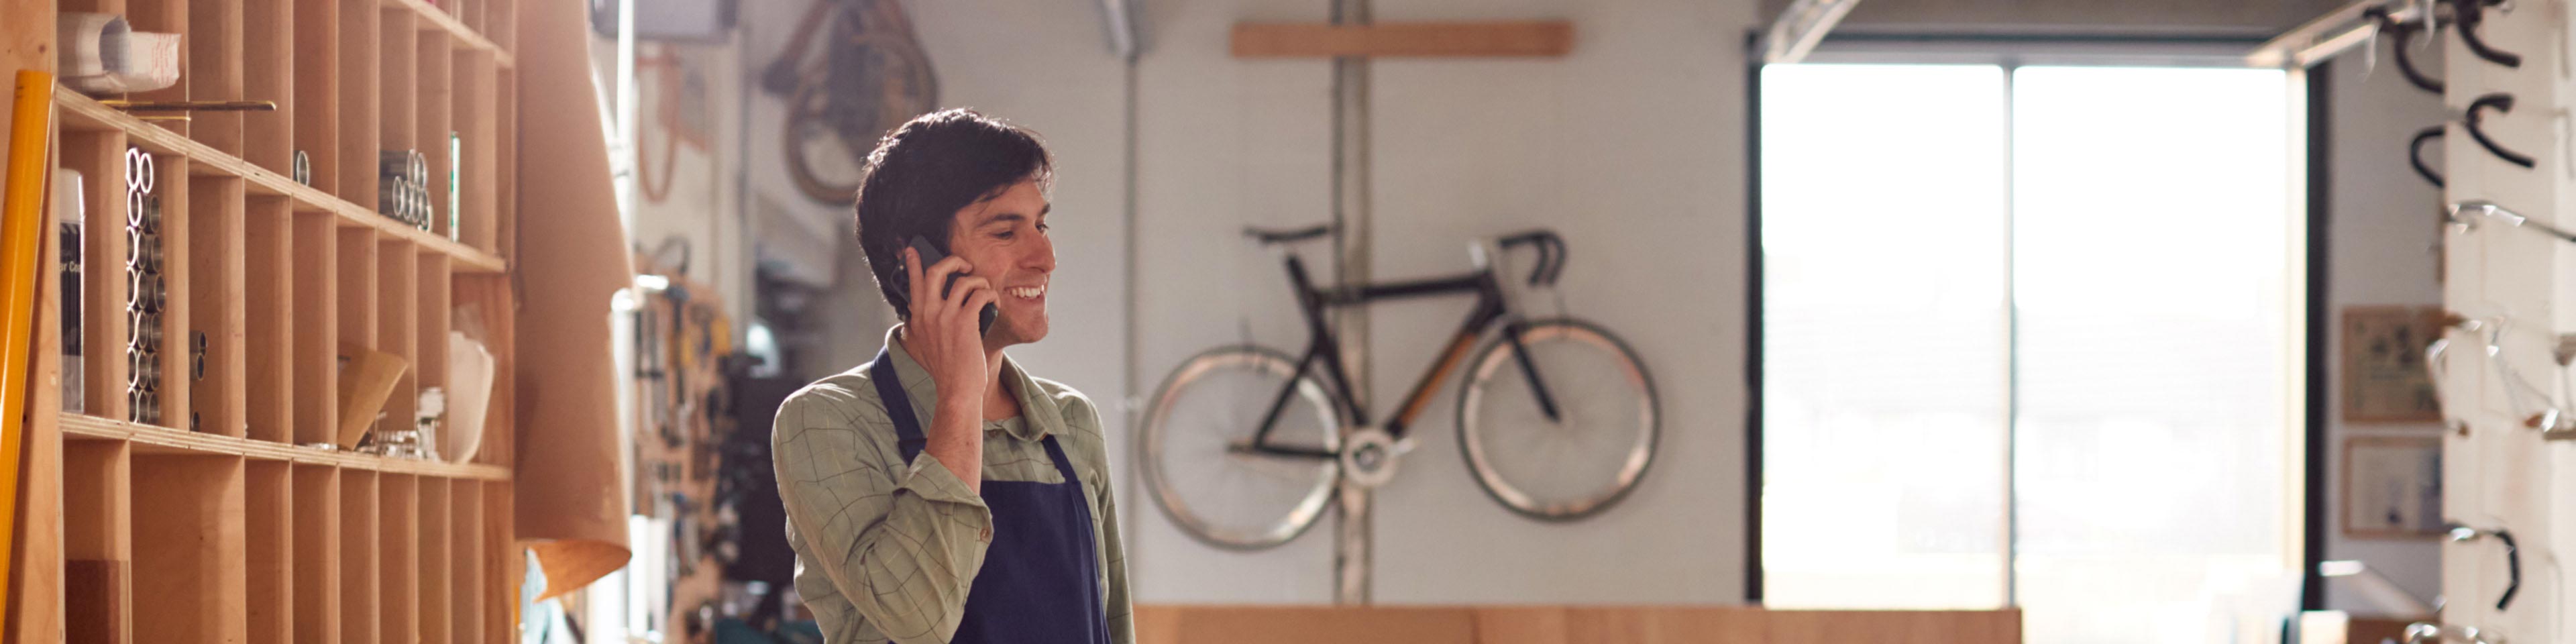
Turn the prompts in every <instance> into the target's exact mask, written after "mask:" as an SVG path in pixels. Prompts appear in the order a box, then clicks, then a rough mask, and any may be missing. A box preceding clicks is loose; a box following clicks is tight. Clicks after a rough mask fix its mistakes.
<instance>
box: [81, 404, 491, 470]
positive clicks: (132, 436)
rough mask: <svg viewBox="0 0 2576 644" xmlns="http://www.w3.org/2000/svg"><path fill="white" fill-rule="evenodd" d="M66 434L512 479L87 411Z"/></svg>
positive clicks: (156, 447) (149, 448) (163, 447)
mask: <svg viewBox="0 0 2576 644" xmlns="http://www.w3.org/2000/svg"><path fill="white" fill-rule="evenodd" d="M62 422H63V438H65V439H68V440H74V441H124V442H128V443H132V444H134V451H135V453H138V454H152V453H170V454H205V455H214V456H241V457H246V458H250V459H254V460H262V461H286V462H290V463H295V464H299V465H328V466H332V467H338V468H342V469H351V470H366V471H370V472H384V473H388V474H408V475H413V476H427V477H435V478H442V479H456V480H469V481H504V480H509V478H510V470H509V468H505V467H501V466H498V465H486V464H481V463H441V462H436V461H423V460H414V459H407V458H390V457H384V456H376V455H373V454H360V453H356V452H344V451H337V450H324V449H314V448H309V447H301V446H296V445H288V444H285V443H273V442H269V441H263V440H252V439H248V438H236V437H231V436H221V435H216V434H209V433H205V432H190V431H181V430H176V429H171V428H168V427H161V426H158V425H145V424H142V423H135V422H128V421H122V420H115V419H111V418H100V417H97V416H88V415H82V414H63V416H62Z"/></svg>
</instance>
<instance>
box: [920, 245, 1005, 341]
mask: <svg viewBox="0 0 2576 644" xmlns="http://www.w3.org/2000/svg"><path fill="white" fill-rule="evenodd" d="M912 250H913V252H915V253H920V254H921V270H924V271H927V270H930V265H931V264H937V263H939V261H940V260H943V259H948V254H947V253H942V252H939V247H937V246H932V245H930V240H929V239H928V238H925V237H922V236H920V235H914V236H912ZM965 276H966V274H965V273H949V274H948V281H947V282H946V283H943V284H940V285H939V297H940V298H942V299H945V298H947V297H948V289H950V288H952V287H955V286H957V278H960V277H965ZM906 288H909V286H907V287H906ZM904 296H905V297H911V294H909V293H907V294H905V295H904ZM999 312H1000V309H998V308H996V307H994V306H993V305H991V304H985V305H984V313H983V315H982V316H979V317H978V318H977V319H976V322H977V324H979V325H981V326H978V327H976V332H977V333H992V332H993V315H994V314H995V313H999Z"/></svg>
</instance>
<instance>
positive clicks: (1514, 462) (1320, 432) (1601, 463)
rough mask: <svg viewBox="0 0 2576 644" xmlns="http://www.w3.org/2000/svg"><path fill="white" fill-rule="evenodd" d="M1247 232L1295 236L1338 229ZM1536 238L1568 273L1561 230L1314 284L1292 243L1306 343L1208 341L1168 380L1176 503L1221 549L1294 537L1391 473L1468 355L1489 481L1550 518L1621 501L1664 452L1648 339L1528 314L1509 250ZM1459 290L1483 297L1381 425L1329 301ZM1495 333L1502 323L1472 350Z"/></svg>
mask: <svg viewBox="0 0 2576 644" xmlns="http://www.w3.org/2000/svg"><path fill="white" fill-rule="evenodd" d="M1245 232H1246V234H1248V235H1250V236H1251V237H1252V238H1253V239H1255V240H1258V241H1259V242H1261V243H1262V244H1263V245H1265V246H1283V247H1284V246H1287V245H1290V244H1294V243H1296V242H1301V241H1309V240H1315V239H1322V238H1324V237H1326V236H1328V235H1330V234H1331V233H1332V229H1331V228H1330V227H1329V226H1315V227H1311V228H1305V229H1298V230H1262V229H1246V231H1245ZM1521 247H1529V248H1530V249H1532V250H1533V251H1535V252H1536V253H1537V256H1538V261H1537V264H1536V265H1535V266H1534V267H1532V269H1531V271H1530V275H1529V278H1528V284H1529V285H1530V286H1533V287H1545V286H1553V285H1554V284H1555V283H1556V280H1557V277H1558V276H1559V274H1561V273H1562V272H1563V271H1564V269H1565V256H1566V253H1565V241H1564V240H1563V239H1562V238H1559V237H1558V236H1557V235H1556V233H1554V232H1551V231H1547V230H1533V231H1528V232H1523V233H1518V234H1513V235H1506V236H1502V237H1499V238H1494V239H1491V240H1484V241H1480V242H1478V243H1476V244H1474V245H1471V246H1470V249H1469V251H1470V252H1469V255H1470V257H1471V259H1472V260H1473V262H1474V265H1475V267H1476V270H1475V271H1474V272H1470V273H1467V274H1464V275H1457V276H1451V277H1443V278H1433V279H1423V280H1411V281H1400V282H1381V283H1370V284H1358V285H1336V286H1328V287H1317V286H1316V285H1315V284H1314V283H1313V280H1311V279H1310V278H1309V277H1308V276H1307V273H1306V268H1305V264H1304V263H1303V262H1302V261H1300V260H1299V258H1298V256H1297V255H1296V253H1295V252H1293V251H1284V250H1283V252H1282V255H1283V257H1284V261H1285V263H1286V268H1287V273H1288V280H1289V283H1290V285H1291V286H1292V290H1293V293H1294V296H1295V297H1296V298H1297V305H1298V310H1299V311H1300V312H1301V313H1302V314H1303V316H1304V320H1305V322H1306V329H1307V332H1308V334H1309V337H1308V339H1307V343H1306V350H1305V352H1304V353H1303V354H1302V356H1300V357H1290V356H1289V355H1288V354H1286V353H1283V352H1280V351H1277V350H1273V349H1270V348H1266V347H1261V346H1254V345H1248V344H1247V345H1240V346H1229V347H1220V348H1216V349H1211V350H1208V351H1206V352H1203V353H1200V354H1198V355H1197V356H1195V357H1192V358H1190V359H1189V360H1187V361H1184V362H1183V363H1181V366H1180V368H1179V369H1176V370H1174V371H1173V372H1172V374H1171V376H1170V377H1169V378H1168V379H1166V380H1165V381H1164V382H1163V385H1162V388H1161V389H1160V390H1159V391H1157V392H1156V393H1155V394H1154V398H1153V400H1152V403H1151V404H1150V406H1148V407H1147V409H1146V413H1145V416H1144V418H1143V421H1142V422H1141V423H1140V426H1139V428H1138V431H1137V455H1138V457H1139V458H1138V462H1139V463H1141V464H1142V471H1143V473H1144V476H1145V483H1146V485H1147V486H1148V488H1149V490H1150V491H1151V493H1152V494H1153V496H1154V499H1155V502H1156V504H1157V505H1158V506H1159V507H1161V508H1162V509H1163V514H1164V515H1165V516H1166V517H1169V518H1170V519H1171V520H1172V522H1173V523H1174V524H1176V525H1178V526H1180V527H1181V529H1182V531H1184V532H1187V533H1189V534H1190V535H1191V536H1192V537H1195V538H1197V539H1199V540H1201V541H1204V542H1207V543H1209V544H1213V545H1216V546H1220V547H1225V548H1230V549H1241V550H1253V549H1260V548H1268V547H1271V546H1276V545H1279V544H1282V543H1287V542H1288V541H1289V540H1292V539H1295V538H1296V537H1297V535H1299V534H1302V533H1304V532H1305V530H1306V529H1307V528H1309V527H1312V526H1313V525H1314V524H1315V522H1316V520H1317V519H1318V518H1320V517H1322V516H1323V512H1324V509H1325V507H1326V505H1327V502H1329V501H1330V500H1331V498H1332V496H1333V491H1334V488H1335V486H1336V485H1337V484H1339V483H1340V482H1341V481H1343V480H1344V479H1345V478H1346V477H1347V479H1348V480H1350V481H1351V482H1353V483H1356V484H1359V485H1363V486H1370V487H1374V486H1377V485H1381V484H1384V483H1385V482H1387V481H1388V480H1391V479H1392V478H1393V477H1394V474H1395V464H1396V461H1397V459H1398V457H1400V456H1401V455H1402V454H1403V453H1404V452H1405V451H1408V450H1409V449H1410V448H1411V445H1412V441H1411V440H1410V439H1409V438H1408V437H1409V435H1410V433H1411V431H1412V429H1413V428H1414V421H1415V420H1416V419H1418V418H1420V417H1421V415H1422V412H1423V410H1424V409H1426V408H1428V407H1429V406H1430V402H1431V397H1432V393H1433V390H1434V389H1437V388H1438V387H1439V386H1440V385H1441V383H1442V382H1444V381H1446V380H1448V378H1449V376H1450V375H1451V374H1452V373H1453V372H1455V371H1456V370H1457V369H1458V368H1459V367H1460V366H1462V365H1464V366H1466V367H1467V376H1466V379H1465V380H1464V381H1463V382H1462V383H1461V384H1460V387H1459V391H1458V402H1457V405H1458V410H1457V412H1458V413H1457V424H1458V445H1459V452H1460V454H1461V455H1462V456H1464V457H1465V458H1466V460H1467V465H1468V468H1469V469H1470V471H1471V472H1472V473H1473V474H1474V476H1475V479H1476V482H1477V484H1479V485H1480V486H1482V487H1483V488H1484V490H1485V492H1486V494H1487V495H1488V496H1490V497H1492V498H1493V499H1494V500H1495V501H1497V502H1499V503H1501V504H1502V505H1503V507H1505V508H1508V509H1510V510H1511V511H1513V512H1515V513H1518V514H1520V515H1522V516H1526V517H1530V518H1534V519H1540V520H1546V521H1573V520H1577V519H1582V518H1584V517H1589V516H1592V515H1594V514H1598V513H1600V512H1601V511H1602V510H1604V509H1607V508H1609V507H1610V506H1611V505H1613V504H1615V503H1617V502H1618V501H1619V500H1620V499H1621V498H1622V497H1624V496H1625V495H1626V494H1627V493H1628V491H1629V490H1631V489H1633V488H1635V487H1636V484H1637V480H1638V479H1639V478H1640V477H1642V476H1643V475H1644V474H1645V471H1646V468H1647V465H1649V464H1650V463H1652V462H1653V460H1654V450H1655V442H1656V437H1657V434H1658V427H1659V425H1658V424H1659V422H1660V416H1659V414H1658V413H1657V401H1656V397H1655V387H1654V382H1653V380H1651V379H1650V378H1649V377H1648V376H1647V374H1646V368H1645V365H1644V363H1643V362H1641V361H1639V360H1638V359H1637V355H1636V353H1635V352H1633V351H1630V350H1629V349H1628V345H1627V344H1626V343H1625V342H1622V341H1620V340H1619V339H1618V338H1617V337H1616V336H1613V335H1611V334H1610V332H1609V331H1607V330H1604V329H1602V328H1601V327H1600V326H1599V325H1595V324H1592V323H1589V322H1585V321H1582V320H1577V319H1573V318H1566V317H1557V318H1549V319H1541V320H1529V319H1524V318H1523V317H1522V316H1521V315H1520V314H1519V313H1518V312H1517V310H1516V309H1515V308H1514V307H1513V306H1512V305H1511V302H1510V300H1509V297H1508V292H1507V290H1506V289H1505V288H1504V286H1503V283H1502V281H1501V280H1502V278H1501V277H1499V274H1500V273H1501V270H1500V269H1499V268H1498V267H1497V266H1496V263H1497V262H1499V261H1500V260H1501V259H1502V257H1501V256H1502V254H1503V253H1506V252H1509V251H1511V250H1513V249H1517V248H1521ZM1462 294H1463V295H1474V296H1475V297H1476V305H1475V307H1474V308H1473V309H1471V310H1469V312H1468V313H1467V317H1466V319H1465V321H1464V322H1463V323H1462V324H1461V325H1460V327H1459V329H1458V332H1457V333H1456V334H1455V335H1453V336H1451V337H1450V339H1449V342H1448V344H1447V345H1446V347H1445V348H1444V349H1442V350H1441V352H1440V353H1439V354H1438V355H1437V356H1436V357H1435V359H1434V360H1433V362H1432V364H1431V365H1430V367H1429V369H1428V370H1427V371H1426V372H1425V373H1424V374H1423V375H1422V378H1421V379H1420V380H1419V381H1416V382H1415V383H1414V385H1413V390H1412V393H1411V394H1408V395H1406V396H1405V397H1404V399H1403V401H1402V404H1401V406H1400V407H1398V409H1399V411H1398V412H1397V413H1396V414H1395V415H1394V416H1392V417H1390V418H1387V419H1386V420H1385V424H1384V425H1383V426H1382V427H1381V426H1373V425H1372V423H1371V419H1372V416H1371V414H1370V413H1369V410H1368V409H1364V408H1362V407H1361V406H1360V405H1359V403H1358V402H1357V400H1356V399H1355V398H1354V397H1353V396H1351V395H1349V391H1350V381H1351V378H1350V376H1349V372H1348V371H1347V370H1346V368H1345V367H1344V365H1343V362H1342V357H1341V341H1340V339H1339V338H1338V337H1336V336H1335V335H1334V333H1333V330H1332V328H1331V327H1330V326H1327V325H1326V324H1325V322H1324V315H1325V312H1326V311H1327V310H1329V309H1333V308H1342V307H1355V306H1365V305H1367V304H1370V303H1373V302H1378V301H1384V300H1392V299H1402V298H1414V297H1424V296H1435V295H1462ZM1483 338H1490V339H1485V340H1484V342H1483V345H1484V347H1483V349H1482V350H1474V349H1476V347H1477V343H1478V340H1479V339H1483ZM1471 350H1473V351H1471ZM1470 355H1473V356H1475V358H1474V359H1473V360H1468V359H1467V358H1468V357H1469V356H1470ZM1345 428H1356V429H1353V430H1351V431H1345Z"/></svg>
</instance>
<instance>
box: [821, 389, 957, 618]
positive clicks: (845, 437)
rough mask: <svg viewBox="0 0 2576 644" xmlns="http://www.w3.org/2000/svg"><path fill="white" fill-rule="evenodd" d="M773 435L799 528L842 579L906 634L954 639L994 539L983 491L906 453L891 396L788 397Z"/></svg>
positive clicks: (848, 594)
mask: <svg viewBox="0 0 2576 644" xmlns="http://www.w3.org/2000/svg"><path fill="white" fill-rule="evenodd" d="M772 440H773V441H774V445H773V448H774V449H775V453H776V455H777V461H778V493H779V497H780V499H781V500H782V501H784V502H785V505H786V507H787V517H788V522H789V525H790V526H791V530H790V535H791V537H792V538H794V539H796V540H798V541H799V543H798V544H797V545H799V546H802V549H803V550H805V551H806V552H807V553H810V554H811V555H812V557H813V559H814V561H815V563H816V565H817V566H818V567H820V568H823V572H824V573H825V575H826V576H827V577H829V578H830V580H831V583H832V586H833V590H837V591H839V592H840V595H841V596H842V597H844V598H846V599H848V600H849V602H850V604H851V605H853V606H854V607H855V608H856V610H857V612H858V613H859V614H858V616H857V617H858V618H859V619H860V620H863V621H865V622H866V623H867V624H868V626H870V627H872V628H874V629H875V630H877V631H878V632H881V633H884V634H885V635H886V636H887V637H888V638H890V639H892V640H894V641H895V642H896V643H897V644H914V643H917V642H946V641H948V639H949V637H951V636H952V635H954V634H955V633H956V632H957V624H958V620H959V618H960V617H962V616H963V615H964V613H965V608H966V595H967V591H968V590H969V586H970V585H971V584H973V583H974V580H975V573H976V572H977V571H978V570H980V569H981V568H982V567H983V565H984V549H985V547H986V545H987V544H989V543H990V542H991V541H992V526H993V516H992V512H991V510H989V509H987V508H986V507H985V506H984V500H983V499H982V498H981V497H979V496H977V495H976V494H975V491H974V490H973V489H972V488H969V487H967V485H966V482H965V481H963V480H959V479H958V478H957V475H956V474H955V473H953V472H951V471H950V470H949V469H948V467H947V466H946V465H943V464H941V463H940V462H939V460H938V459H936V458H933V457H931V455H930V454H929V453H927V452H924V453H922V454H920V455H918V456H916V457H914V458H913V459H912V460H911V461H910V462H908V463H907V462H904V461H903V460H902V457H901V452H900V451H899V450H898V449H897V448H896V445H895V431H894V427H893V424H892V422H890V421H888V420H887V419H886V415H885V410H884V407H883V406H882V405H881V404H880V403H878V402H877V401H875V400H873V399H870V398H864V397H860V396H855V395H851V393H850V392H849V391H848V390H846V389H840V388H834V387H814V388H809V389H806V390H805V391H802V392H798V393H797V394H796V395H795V396H793V397H791V398H789V399H788V400H787V402H786V404H784V405H782V406H780V407H779V410H778V420H777V426H776V432H775V434H774V435H773V439H772ZM818 617H819V616H818Z"/></svg>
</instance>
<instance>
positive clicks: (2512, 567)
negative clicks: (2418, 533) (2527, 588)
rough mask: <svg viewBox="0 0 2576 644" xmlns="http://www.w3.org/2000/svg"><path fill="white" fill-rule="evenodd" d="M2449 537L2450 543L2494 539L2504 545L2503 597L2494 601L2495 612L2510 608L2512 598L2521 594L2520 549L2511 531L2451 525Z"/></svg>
mask: <svg viewBox="0 0 2576 644" xmlns="http://www.w3.org/2000/svg"><path fill="white" fill-rule="evenodd" d="M2450 537H2451V542H2452V543H2474V542H2476V541H2477V540H2479V539H2483V538H2486V537H2495V540H2496V541H2498V542H2501V543H2503V544H2504V564H2505V586H2504V596H2502V597H2499V598H2497V599H2496V610H2504V609H2505V607H2507V606H2512V605H2513V596H2514V595H2515V594H2516V593H2520V592H2522V548H2521V546H2519V545H2517V544H2515V543H2514V541H2513V531H2512V530H2507V529H2504V528H2495V529H2491V530H2490V529H2482V528H2473V527H2469V526H2467V525H2464V524H2460V523H2452V524H2451V533H2450Z"/></svg>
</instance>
